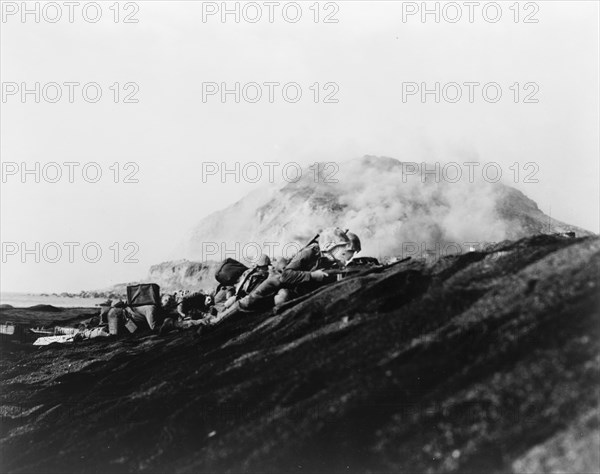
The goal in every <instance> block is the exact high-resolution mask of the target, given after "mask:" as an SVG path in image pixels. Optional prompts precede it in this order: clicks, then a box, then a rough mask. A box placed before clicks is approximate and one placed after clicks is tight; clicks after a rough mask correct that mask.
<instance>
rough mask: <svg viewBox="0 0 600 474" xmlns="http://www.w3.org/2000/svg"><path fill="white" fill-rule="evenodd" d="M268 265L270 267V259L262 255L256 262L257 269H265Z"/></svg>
mask: <svg viewBox="0 0 600 474" xmlns="http://www.w3.org/2000/svg"><path fill="white" fill-rule="evenodd" d="M269 265H271V259H270V258H269V256H268V255H265V254H264V253H263V254H262V255H261V256H260V257H258V261H257V262H256V266H257V267H266V266H269Z"/></svg>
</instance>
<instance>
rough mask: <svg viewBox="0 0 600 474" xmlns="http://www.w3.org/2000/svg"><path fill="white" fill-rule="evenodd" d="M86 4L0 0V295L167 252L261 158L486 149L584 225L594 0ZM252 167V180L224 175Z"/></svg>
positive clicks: (590, 182) (424, 156)
mask: <svg viewBox="0 0 600 474" xmlns="http://www.w3.org/2000/svg"><path fill="white" fill-rule="evenodd" d="M36 3H37V4H39V7H38V8H39V18H37V19H39V22H36V21H35V20H36V17H35V8H36V7H35V4H36ZM51 3H52V2H51ZM80 3H81V5H80V6H79V7H76V8H75V9H74V10H73V12H72V13H73V16H72V20H73V21H72V22H70V21H69V10H68V8H69V7H68V6H67V5H65V4H64V2H54V4H53V5H48V3H47V2H27V3H26V5H27V6H28V8H30V9H31V11H34V13H30V14H27V15H25V17H23V16H22V11H20V9H21V7H22V3H21V2H2V21H1V22H0V29H1V31H0V80H1V82H2V102H1V103H0V107H1V111H0V122H1V123H0V157H1V161H2V182H1V183H0V198H1V199H0V219H1V225H0V237H1V241H2V263H1V265H0V268H1V270H0V277H1V278H0V288H1V289H2V291H24V292H40V291H42V292H60V291H79V290H82V289H95V288H104V287H107V286H109V285H112V284H116V283H120V282H127V281H132V280H136V279H139V278H142V277H144V276H145V275H146V274H147V271H148V268H149V266H150V265H152V264H155V263H159V262H162V261H165V260H171V259H178V258H183V257H185V255H182V253H181V251H180V249H182V248H183V246H182V242H184V241H185V240H186V238H188V237H189V232H190V229H191V228H192V227H194V225H195V224H196V223H197V222H198V221H199V220H200V219H201V218H202V217H204V216H206V215H208V214H210V213H212V212H214V211H216V210H218V209H221V208H224V207H226V206H228V205H230V204H232V203H233V202H235V201H237V200H239V199H240V198H242V197H243V196H244V195H245V194H246V193H248V192H250V191H253V190H255V189H257V188H258V187H259V186H264V185H265V184H268V181H269V179H268V168H267V167H265V166H264V165H263V163H275V164H277V165H278V166H277V167H275V168H273V169H274V170H275V172H274V179H275V180H281V179H282V176H281V169H282V168H283V166H284V165H286V164H290V163H298V164H299V165H301V166H308V165H310V164H311V163H314V162H316V161H326V162H332V163H343V162H344V161H345V160H348V159H352V158H356V157H360V156H363V155H382V156H389V157H393V158H397V159H400V160H403V161H414V162H419V163H420V162H428V163H436V162H439V163H441V164H442V165H443V164H445V163H449V162H457V163H464V162H472V161H477V162H480V163H481V164H482V165H484V164H487V163H496V164H497V166H498V167H499V168H500V169H501V170H502V181H503V182H505V183H506V184H510V185H513V186H515V187H517V188H518V189H520V190H522V191H523V192H524V193H525V194H527V195H528V196H529V197H530V198H532V199H533V200H535V201H536V202H537V203H538V205H539V206H540V208H541V209H542V210H543V211H544V212H546V213H551V215H552V217H554V218H557V219H560V220H563V221H566V222H568V223H570V224H573V225H577V226H580V227H583V228H586V229H588V230H591V231H594V232H599V231H600V224H599V202H600V190H599V175H600V168H599V161H600V160H599V156H600V150H599V117H598V113H599V87H598V57H599V54H598V53H599V51H598V3H597V2H593V1H579V2H578V1H568V2H562V1H538V2H520V3H518V4H517V5H518V8H515V7H514V2H500V3H498V4H494V5H498V6H499V7H498V8H499V10H498V8H497V7H495V6H494V5H491V6H490V5H488V4H490V3H493V2H481V5H482V7H481V8H477V9H475V10H474V11H473V12H472V20H473V21H472V22H471V21H469V20H470V19H469V10H468V7H467V6H466V5H465V4H464V2H450V3H452V5H449V4H448V3H447V2H427V8H429V9H430V10H431V11H435V9H436V8H438V9H439V18H437V19H438V20H439V21H438V22H436V21H435V20H436V18H435V14H434V13H430V14H428V15H426V16H425V17H424V18H423V17H422V15H421V13H422V11H420V9H421V6H422V2H392V1H387V2H383V1H382V2H362V1H347V2H318V3H313V2H306V3H304V2H301V3H300V4H297V5H296V4H293V2H279V3H280V5H279V6H277V7H273V12H272V18H269V6H268V2H267V3H265V2H249V3H248V2H227V4H226V7H227V8H228V9H229V10H230V11H235V9H236V8H237V9H238V10H239V17H238V18H237V20H239V21H238V22H236V17H235V14H234V13H230V14H228V15H225V17H222V16H221V13H222V7H223V4H222V2H193V1H181V2H176V1H169V2H162V1H142V2H129V3H127V2H120V3H118V4H117V5H118V8H115V7H114V6H113V4H114V2H100V3H98V4H97V5H98V7H96V6H94V5H92V6H89V5H88V4H89V3H91V2H80ZM436 5H437V6H436ZM511 5H513V7H512V9H511ZM484 7H485V11H484ZM111 8H112V9H111ZM15 9H16V10H15ZM415 9H419V11H415ZM459 9H460V13H461V14H462V15H461V17H460V18H459V19H457V13H459ZM59 10H60V13H61V16H60V18H59V19H57V17H58V13H59ZM84 10H85V11H84ZM259 10H260V12H261V14H262V15H261V17H260V18H258V17H257V13H258V12H259ZM98 12H100V13H101V16H100V17H99V18H98V19H97V21H96V22H92V21H94V20H95V19H96V18H97V15H98ZM116 13H118V18H117V17H116V16H115V15H116ZM298 13H300V14H301V16H300V17H299V19H298V20H297V21H295V22H294V20H295V19H296V18H297V15H298ZM317 13H318V17H317V16H316V15H317ZM499 13H500V14H501V16H500V17H498V14H499ZM517 14H518V15H517ZM271 19H272V21H270V20H271ZM496 19H497V21H495V22H494V20H496ZM55 20H56V21H55ZM115 20H117V21H116V22H115ZM125 20H128V22H126V21H125ZM134 20H137V22H131V21H134ZM315 20H317V21H315ZM326 20H327V21H326ZM517 20H518V21H517ZM536 20H537V21H536ZM36 82H38V83H39V84H40V86H39V91H40V92H39V94H37V95H36V93H35V92H33V93H29V94H25V96H24V97H23V95H22V92H23V89H29V90H33V91H35V83H36ZM52 83H56V85H53V84H52ZM71 83H78V85H73V84H71ZM90 83H95V84H91V85H88V86H87V87H86V92H85V95H84V93H83V86H84V85H86V84H90ZM236 83H239V84H240V86H239V90H240V92H239V94H238V95H237V97H236V94H235V93H229V94H226V95H225V96H224V97H223V96H222V95H221V91H222V89H223V88H225V89H229V90H235V84H236ZM272 83H276V84H275V85H274V84H272ZM436 83H439V84H440V86H439V90H440V93H439V96H438V98H439V102H436V94H435V93H430V94H426V95H425V97H424V98H423V97H422V95H421V92H422V89H423V88H426V89H429V90H435V84H436ZM465 83H478V85H473V86H468V85H465ZM516 83H517V84H516ZM69 84H71V85H69ZM269 84H271V85H269ZM286 84H287V86H286V88H285V91H286V92H285V95H284V93H283V89H284V85H286ZM290 84H291V85H290ZM486 84H487V85H488V86H486V93H485V95H484V93H483V88H484V87H483V86H484V85H486ZM490 84H491V85H490ZM223 86H225V87H223ZM423 86H424V87H423ZM415 87H417V88H418V89H416V92H415ZM469 87H472V89H469ZM98 90H100V91H101V93H102V95H101V96H100V97H99V98H98V99H97V101H95V100H96V93H97V91H98ZM459 90H460V93H461V96H460V98H459V99H457V97H458V96H457V91H459ZM470 90H471V91H472V92H473V94H472V100H470V98H469V91H470ZM498 90H499V91H501V96H500V97H499V98H497V96H496V94H497V92H498ZM258 91H260V93H261V95H260V97H259V96H258ZM298 91H300V92H301V96H300V97H299V98H298V97H297V92H298ZM59 92H60V94H61V95H60V97H58V93H59ZM70 92H72V101H71V100H70V98H69V93H70ZM270 92H271V93H272V97H269V95H270ZM317 92H318V94H317ZM411 92H415V93H413V94H410V95H409V93H411ZM236 98H237V99H238V101H237V102H236ZM496 98H497V100H496ZM36 99H38V100H39V102H36ZM271 99H272V100H271ZM94 101H95V102H94ZM36 163H37V166H39V170H40V171H39V173H37V172H36V171H35V170H36V168H35V167H36ZM48 163H57V164H58V165H56V166H55V165H48ZM64 163H71V164H67V165H65V164H64ZM248 163H259V164H260V165H261V167H260V169H261V171H262V173H263V174H262V179H260V180H258V182H250V181H256V180H254V179H252V178H249V179H246V180H244V179H243V178H244V176H243V175H241V176H239V177H238V179H236V176H235V175H234V174H230V175H224V176H223V175H222V174H221V172H222V171H223V170H224V169H230V170H233V169H235V166H236V164H237V166H239V167H240V171H241V170H242V169H243V167H244V166H245V165H247V164H248ZM23 164H24V166H23ZM273 166H274V165H273ZM84 167H85V173H84V172H83V169H84ZM215 167H216V170H217V171H216V174H208V173H207V171H209V170H212V171H215ZM24 168H25V169H29V170H34V172H33V173H30V174H25V175H22V171H23V169H24ZM98 169H100V170H101V172H102V174H101V176H99V177H98V176H97V175H96V172H97V170H98ZM247 169H248V170H249V169H250V168H247ZM517 169H518V170H519V174H518V176H517V175H516V174H515V172H516V170H517ZM57 170H58V171H60V173H61V174H60V176H59V174H58V171H57ZM70 170H72V172H73V179H72V181H73V182H69V181H70V180H69V171H70ZM117 170H118V174H117ZM532 173H533V174H532ZM36 174H37V176H38V177H39V181H40V182H35V179H36ZM240 174H241V173H240ZM248 176H249V175H247V176H246V177H248ZM528 177H529V178H530V179H526V178H528ZM515 178H516V181H517V182H515ZM531 178H533V180H535V181H537V182H528V181H532V179H531ZM52 181H55V182H52ZM93 181H96V182H93ZM115 181H117V182H115ZM126 181H129V182H126ZM132 181H133V182H132ZM135 181H137V182H135ZM222 181H225V182H222ZM236 181H238V182H236ZM65 242H67V243H68V244H65ZM36 245H38V247H36ZM84 248H85V252H84ZM38 249H39V250H38ZM98 250H99V253H98ZM28 251H29V253H28ZM36 257H37V258H38V260H39V262H35V259H36ZM23 260H24V261H23Z"/></svg>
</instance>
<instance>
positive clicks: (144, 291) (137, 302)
mask: <svg viewBox="0 0 600 474" xmlns="http://www.w3.org/2000/svg"><path fill="white" fill-rule="evenodd" d="M127 305H128V306H146V305H156V306H160V287H159V286H158V285H157V284H156V283H144V284H141V285H130V286H128V287H127Z"/></svg>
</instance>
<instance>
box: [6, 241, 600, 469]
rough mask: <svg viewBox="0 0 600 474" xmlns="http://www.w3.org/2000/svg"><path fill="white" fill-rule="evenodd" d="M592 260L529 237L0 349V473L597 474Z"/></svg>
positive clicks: (593, 252) (595, 251)
mask: <svg viewBox="0 0 600 474" xmlns="http://www.w3.org/2000/svg"><path fill="white" fill-rule="evenodd" d="M599 264H600V239H598V238H595V237H591V238H584V239H563V238H560V237H551V236H538V237H534V238H530V239H527V240H522V241H519V242H517V243H511V244H506V245H500V246H498V247H497V248H496V249H495V250H494V251H490V252H486V253H479V252H473V253H469V254H465V255H462V256H456V257H446V258H444V259H442V260H440V261H438V262H437V263H436V264H435V265H434V266H433V267H432V266H426V265H425V264H424V263H420V262H406V263H400V264H397V265H395V266H392V267H389V268H387V269H384V270H382V271H379V272H374V273H371V274H367V275H363V276H361V277H358V278H355V279H349V280H345V281H342V282H339V283H337V284H335V285H333V286H331V287H328V288H326V289H323V290H321V291H320V292H318V293H316V294H314V295H313V296H312V297H310V298H307V299H306V300H305V301H303V302H301V303H299V304H296V305H294V306H292V307H289V308H288V309H286V310H284V311H283V312H281V313H280V314H277V315H272V314H263V315H260V316H257V317H253V318H248V317H247V318H245V319H244V318H238V319H237V320H234V321H228V322H226V323H225V324H223V325H222V326H221V327H219V328H218V329H215V330H213V331H212V332H210V333H208V334H204V335H203V336H202V337H201V338H199V339H198V338H195V337H194V334H193V333H191V332H188V333H180V334H172V335H169V336H168V337H166V338H163V339H159V338H156V337H147V338H143V339H138V340H127V341H114V342H110V343H108V344H107V343H105V342H102V343H96V342H91V343H85V344H79V345H77V346H72V347H57V348H53V347H50V348H46V349H41V350H39V351H35V352H33V353H27V354H23V353H14V352H11V353H7V354H6V355H4V356H3V363H2V364H3V365H2V366H3V371H2V383H3V388H2V394H1V404H2V410H3V414H4V415H5V417H4V419H3V423H2V433H1V436H2V446H1V447H2V466H1V467H2V471H4V472H6V471H9V472H68V471H76V472H126V471H141V472H165V471H167V472H215V471H216V472H223V471H229V472H292V471H294V472H315V471H319V472H365V471H373V472H374V471H377V472H411V473H413V472H449V471H460V472H478V473H479V472H506V471H516V472H543V471H545V470H548V471H552V470H559V471H561V470H562V471H563V472H565V471H566V472H594V471H598V470H600V466H599V465H598V464H599V458H598V449H599V444H600V438H599V434H598V433H599V419H598V397H599V383H598V382H599V377H598V376H599V366H600V356H599V354H600V351H599V349H600V347H599V345H600V334H599V332H600V327H599V322H600V314H599V311H600V309H599V304H600V299H599V291H598V290H599V288H600V274H599V268H600V265H599ZM7 358H8V359H9V362H6V360H5V359H7Z"/></svg>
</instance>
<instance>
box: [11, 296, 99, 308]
mask: <svg viewBox="0 0 600 474" xmlns="http://www.w3.org/2000/svg"><path fill="white" fill-rule="evenodd" d="M103 301H106V298H65V297H62V296H41V295H35V294H30V293H7V292H2V293H0V304H9V305H11V306H13V307H14V308H28V307H30V306H35V305H37V304H50V305H52V306H57V307H62V308H93V307H94V306H96V305H97V304H99V303H102V302H103Z"/></svg>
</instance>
